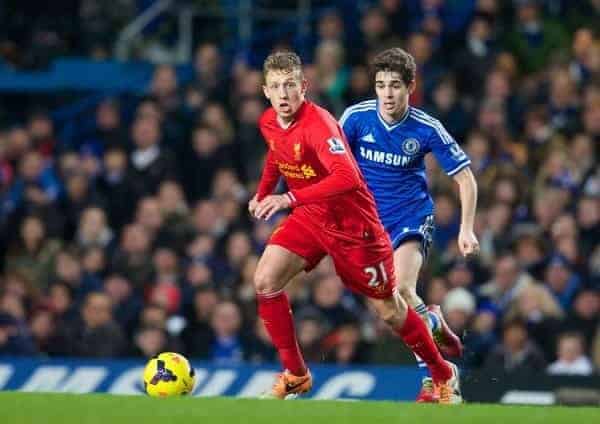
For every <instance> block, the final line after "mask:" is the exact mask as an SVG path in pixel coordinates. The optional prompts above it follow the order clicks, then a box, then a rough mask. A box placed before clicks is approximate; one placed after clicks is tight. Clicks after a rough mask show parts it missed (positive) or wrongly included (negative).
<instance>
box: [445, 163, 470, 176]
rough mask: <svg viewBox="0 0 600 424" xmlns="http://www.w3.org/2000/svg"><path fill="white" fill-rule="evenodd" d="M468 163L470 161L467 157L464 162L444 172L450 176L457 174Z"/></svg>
mask: <svg viewBox="0 0 600 424" xmlns="http://www.w3.org/2000/svg"><path fill="white" fill-rule="evenodd" d="M469 165H471V161H470V160H469V159H467V160H466V161H465V162H462V163H461V164H460V165H458V166H457V167H456V168H454V169H453V170H452V171H450V172H446V174H448V175H449V176H450V177H451V176H453V175H455V174H458V173H459V172H460V171H462V170H463V169H464V168H466V167H467V166H469Z"/></svg>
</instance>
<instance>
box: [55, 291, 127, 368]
mask: <svg viewBox="0 0 600 424" xmlns="http://www.w3.org/2000/svg"><path fill="white" fill-rule="evenodd" d="M51 345H52V347H51V349H50V350H51V351H52V353H53V354H55V355H74V356H83V357H96V358H102V357H111V356H112V357H117V356H121V355H124V354H125V353H126V349H127V342H126V340H125V336H124V334H123V333H122V331H121V329H120V328H119V326H118V325H117V324H116V323H115V322H114V321H113V317H112V304H111V301H110V298H109V297H108V296H107V295H105V294H103V293H90V294H89V295H88V296H87V297H86V299H85V301H84V303H83V305H82V308H81V315H80V319H77V320H76V321H74V322H70V323H65V324H64V325H63V326H61V328H60V329H59V331H58V332H57V335H56V337H55V338H54V340H53V341H52V342H51Z"/></svg>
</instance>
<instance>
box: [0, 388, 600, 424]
mask: <svg viewBox="0 0 600 424" xmlns="http://www.w3.org/2000/svg"><path fill="white" fill-rule="evenodd" d="M0 408H1V412H0V422H1V423H7V424H8V423H10V424H71V423H73V424H96V423H98V424H177V423H185V424H205V423H220V424H237V423H244V424H245V423H249V424H254V423H256V424H259V423H260V424H268V423H281V424H294V423H302V424H317V423H326V424H338V423H369V424H370V423H402V424H418V423H427V424H434V423H444V424H471V423H484V424H495V423H502V424H521V423H523V424H538V423H539V424H553V423H561V424H563V423H566V424H574V423H580V424H584V423H594V422H595V423H600V408H565V407H531V406H501V405H460V406H441V405H415V404H410V403H394V402H365V401H360V402H340V401H311V400H293V401H276V400H258V399H234V398H176V399H151V398H148V397H144V396H112V395H102V394H92V395H73V394H48V393H17V392H0Z"/></svg>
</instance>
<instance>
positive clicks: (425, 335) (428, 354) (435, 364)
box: [395, 306, 452, 383]
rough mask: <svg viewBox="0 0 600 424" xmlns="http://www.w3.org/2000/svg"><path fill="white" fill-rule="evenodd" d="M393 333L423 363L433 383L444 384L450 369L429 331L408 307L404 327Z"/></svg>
mask: <svg viewBox="0 0 600 424" xmlns="http://www.w3.org/2000/svg"><path fill="white" fill-rule="evenodd" d="M395 331H396V334H398V335H399V336H400V337H401V338H402V340H403V341H404V343H406V345H407V346H408V347H409V348H410V349H411V350H412V351H413V352H414V353H416V354H417V355H419V356H420V357H421V359H423V361H425V363H426V364H427V367H428V368H429V371H430V372H431V378H432V379H433V381H434V382H435V383H438V382H444V381H446V380H448V379H449V378H450V377H452V369H451V368H450V366H448V364H447V363H446V361H445V360H444V358H443V357H442V355H441V354H440V352H439V350H438V348H437V346H436V345H435V343H434V342H433V339H432V338H431V334H430V333H429V329H428V328H427V327H426V326H425V323H424V322H423V320H422V319H421V317H419V315H418V314H417V313H416V312H415V311H414V309H412V308H411V307H410V306H409V307H408V313H407V314H406V321H405V322H404V325H403V326H402V328H396V329H395Z"/></svg>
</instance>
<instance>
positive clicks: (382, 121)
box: [376, 100, 410, 132]
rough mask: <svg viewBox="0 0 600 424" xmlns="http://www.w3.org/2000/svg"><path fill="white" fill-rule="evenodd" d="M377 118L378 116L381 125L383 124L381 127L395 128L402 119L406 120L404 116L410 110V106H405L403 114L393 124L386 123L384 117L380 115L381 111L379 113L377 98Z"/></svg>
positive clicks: (389, 129) (390, 129) (406, 115)
mask: <svg viewBox="0 0 600 424" xmlns="http://www.w3.org/2000/svg"><path fill="white" fill-rule="evenodd" d="M376 109H377V118H379V122H381V125H383V127H384V128H385V129H386V130H388V132H389V131H392V130H395V129H396V128H398V127H399V126H400V125H401V124H402V123H403V122H404V121H406V118H407V117H408V113H409V112H410V106H408V107H407V108H406V110H405V111H404V115H402V118H400V119H399V120H398V121H397V122H396V123H394V124H391V125H390V124H388V123H387V122H385V119H383V116H381V113H379V100H377V107H376Z"/></svg>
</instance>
